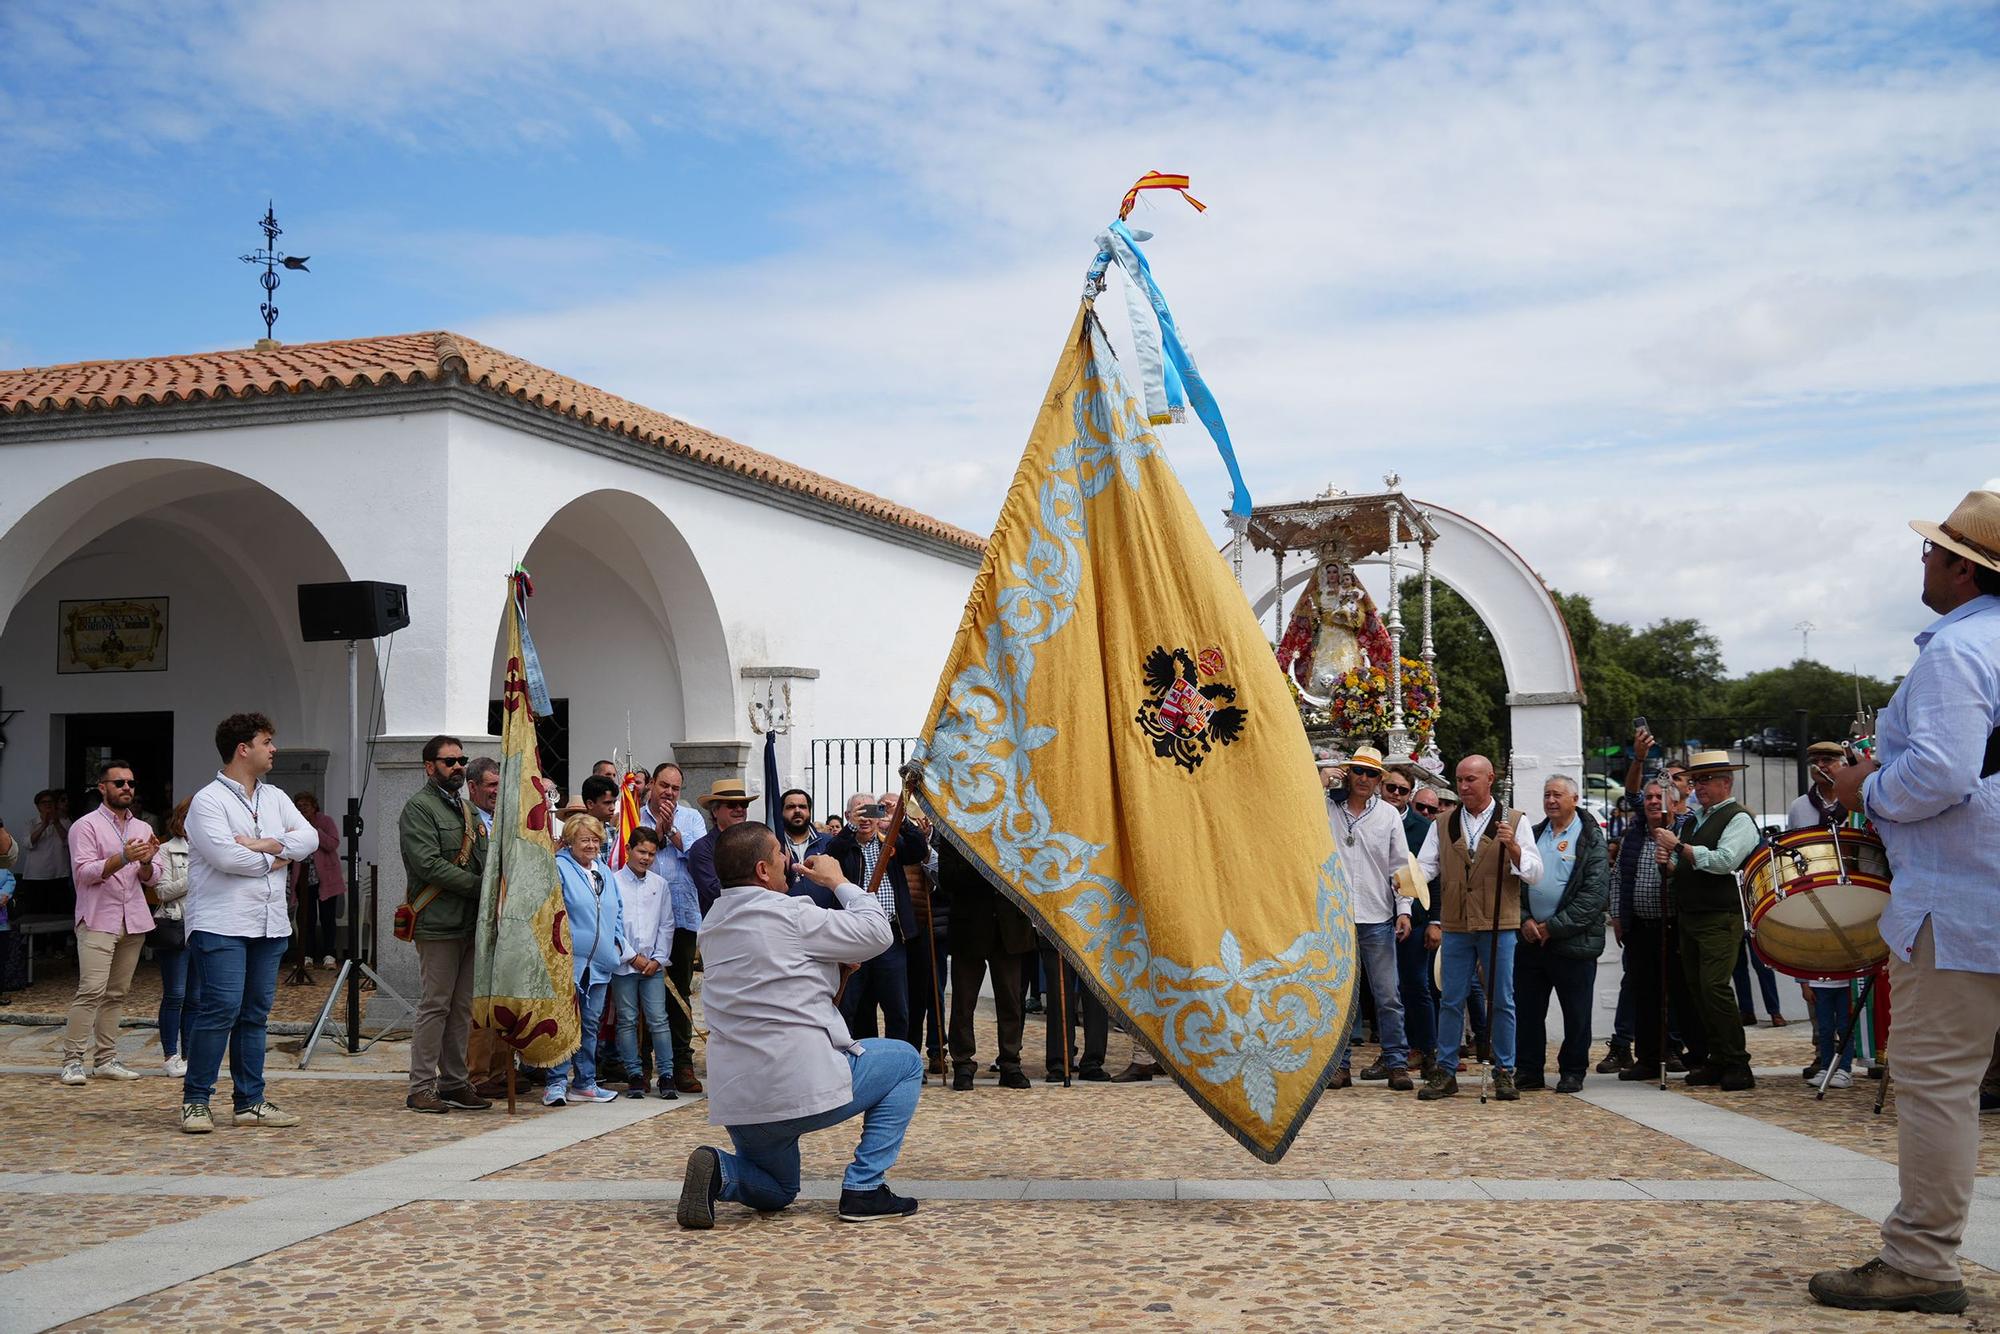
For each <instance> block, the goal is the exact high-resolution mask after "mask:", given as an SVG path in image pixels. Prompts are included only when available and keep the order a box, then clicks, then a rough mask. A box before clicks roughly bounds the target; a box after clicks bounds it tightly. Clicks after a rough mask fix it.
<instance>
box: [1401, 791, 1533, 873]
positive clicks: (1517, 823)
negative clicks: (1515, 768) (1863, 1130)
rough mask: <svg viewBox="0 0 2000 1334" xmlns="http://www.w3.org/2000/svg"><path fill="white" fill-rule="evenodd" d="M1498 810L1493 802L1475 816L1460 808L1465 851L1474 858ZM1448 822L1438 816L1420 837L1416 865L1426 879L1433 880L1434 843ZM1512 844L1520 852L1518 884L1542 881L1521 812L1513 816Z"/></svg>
mask: <svg viewBox="0 0 2000 1334" xmlns="http://www.w3.org/2000/svg"><path fill="white" fill-rule="evenodd" d="M1499 809H1500V803H1499V802H1497V801H1490V802H1488V803H1486V809H1485V810H1483V811H1481V812H1480V813H1479V814H1477V815H1474V814H1473V813H1472V812H1471V811H1468V810H1464V809H1463V808H1461V810H1460V815H1459V819H1460V821H1461V824H1460V826H1459V827H1460V831H1461V832H1462V833H1463V834H1464V836H1465V850H1466V852H1468V853H1470V854H1471V855H1472V856H1474V857H1477V856H1478V855H1479V843H1480V840H1481V839H1482V838H1483V837H1484V836H1485V833H1486V827H1487V826H1488V825H1490V824H1492V823H1493V813H1494V812H1495V811H1497V810H1499ZM1449 819H1451V817H1450V816H1448V815H1440V816H1439V817H1438V818H1437V819H1435V820H1433V821H1431V828H1430V832H1429V833H1427V834H1425V835H1424V848H1423V851H1422V852H1419V853H1418V854H1417V865H1418V866H1420V867H1421V868H1423V872H1424V878H1425V879H1426V880H1435V879H1437V873H1438V844H1439V840H1440V839H1442V838H1443V837H1444V835H1443V833H1442V832H1441V831H1442V830H1443V829H1444V826H1445V822H1446V821H1447V820H1449ZM1514 843H1515V846H1517V847H1519V848H1520V849H1521V860H1520V862H1519V864H1518V865H1516V866H1515V868H1514V870H1515V873H1516V874H1517V875H1518V876H1519V877H1520V881H1521V883H1522V884H1524V885H1532V884H1534V883H1535V882H1536V881H1537V880H1540V879H1541V878H1542V854H1541V851H1540V849H1538V848H1536V847H1535V835H1534V829H1533V826H1531V825H1530V824H1529V823H1528V817H1527V815H1526V814H1525V813H1523V814H1520V815H1516V816H1515V817H1514Z"/></svg>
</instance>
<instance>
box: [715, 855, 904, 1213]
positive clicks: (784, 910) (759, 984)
mask: <svg viewBox="0 0 2000 1334" xmlns="http://www.w3.org/2000/svg"><path fill="white" fill-rule="evenodd" d="M788 864H789V859H788V858H787V857H786V856H785V851H784V847H783V845H782V844H781V843H780V842H779V839H778V836H777V835H776V834H775V833H773V832H772V831H771V829H770V828H769V827H768V826H766V825H762V824H754V823H749V822H746V823H743V824H739V825H736V826H734V827H733V828H730V829H725V830H724V831H722V833H721V834H720V835H718V836H717V838H716V840H715V870H716V875H717V878H718V879H720V880H721V882H722V885H723V889H722V894H721V897H719V898H718V899H717V900H716V901H715V906H714V907H713V908H711V909H710V910H709V913H708V915H707V916H706V917H704V918H703V919H702V922H701V935H700V940H701V957H702V967H703V969H704V970H705V971H704V974H703V976H704V982H703V986H702V997H703V1001H704V1005H705V1008H706V1010H707V1014H708V1027H709V1035H708V1119H709V1121H710V1122H711V1123H713V1124H715V1125H719V1126H722V1127H724V1128H725V1129H727V1130H728V1131H729V1138H730V1140H731V1141H732V1142H733V1143H734V1145H735V1149H736V1152H734V1153H724V1152H722V1151H721V1150H719V1149H713V1148H709V1147H708V1146H706V1145H704V1146H703V1147H701V1148H699V1149H696V1150H695V1151H694V1152H693V1153H691V1154H689V1155H688V1163H687V1176H686V1179H685V1180H684V1181H683V1183H682V1186H681V1203H680V1212H679V1215H678V1216H679V1219H680V1225H681V1226H682V1227H691V1228H707V1227H714V1226H715V1204H716V1201H717V1200H734V1201H736V1202H737V1203H738V1204H747V1205H749V1206H750V1207H751V1208H752V1209H756V1210H758V1211H760V1212H766V1213H768V1212H772V1211H775V1210H778V1209H783V1208H784V1207H785V1206H787V1205H789V1204H790V1203H791V1202H792V1201H793V1200H795V1199H797V1198H798V1194H799V1137H800V1136H801V1135H805V1134H809V1133H811V1132H812V1131H815V1130H824V1129H826V1128H827V1127H828V1126H831V1125H837V1124H838V1123H840V1122H842V1121H845V1120H847V1119H849V1118H850V1117H854V1116H859V1117H860V1118H861V1143H860V1145H859V1146H858V1147H856V1149H855V1150H854V1161H853V1162H852V1163H850V1164H848V1168H847V1174H846V1177H845V1178H844V1179H843V1181H842V1182H841V1191H840V1217H841V1221H842V1222H847V1223H869V1222H876V1221H878V1220H881V1219H889V1218H902V1217H905V1216H907V1215H909V1214H913V1213H915V1212H916V1211H917V1202H916V1201H915V1200H911V1199H905V1198H904V1197H902V1196H900V1195H897V1194H895V1193H894V1192H892V1191H891V1190H890V1189H889V1187H888V1185H887V1184H886V1180H885V1179H886V1178H887V1176H888V1174H889V1168H890V1167H891V1166H892V1165H894V1163H895V1161H896V1157H897V1155H898V1154H900V1153H901V1152H902V1148H903V1133H904V1131H906V1130H908V1129H909V1125H910V1118H911V1117H912V1116H914V1115H915V1114H916V1110H917V1098H918V1095H919V1094H920V1093H921V1092H922V1089H923V1078H924V1066H923V1059H922V1058H921V1057H919V1056H918V1055H917V1049H916V1048H915V1047H912V1046H911V1045H910V1044H909V1043H907V1042H901V1041H897V1040H896V1039H894V1038H866V1039H864V1040H862V1041H860V1042H856V1041H855V1040H854V1038H853V1036H852V1035H851V1034H850V1033H849V1032H848V1029H847V1024H846V1022H845V1021H843V1020H842V1019H841V1017H840V1011H839V1009H838V1008H836V1007H835V1005H834V995H835V993H836V992H837V991H838V989H839V986H840V980H841V973H842V967H843V965H850V966H851V965H856V964H860V963H863V962H865V961H867V960H869V959H872V958H874V957H875V956H876V955H877V954H880V953H881V952H882V951H883V950H885V949H887V948H888V947H889V945H890V944H891V943H892V942H893V941H894V939H895V934H894V932H893V931H892V930H891V929H890V926H889V917H888V914H887V913H885V912H884V911H883V910H882V905H881V903H880V901H879V900H877V899H876V898H875V896H874V895H872V894H869V893H866V892H865V891H863V890H862V889H860V888H859V887H857V886H855V885H851V884H848V883H847V882H846V877H845V876H844V875H843V874H842V872H841V869H840V863H839V862H838V861H836V860H834V859H833V858H832V857H825V856H820V857H809V858H807V859H806V862H805V865H804V871H805V874H806V875H807V876H808V877H809V878H811V880H812V881H813V882H814V883H815V884H818V885H821V886H823V887H824V888H827V889H830V890H832V891H833V892H834V895H835V897H837V898H838V899H839V901H840V907H839V908H838V909H830V908H822V907H820V906H818V905H817V904H815V903H814V902H813V901H812V900H811V899H808V898H803V897H793V896H792V895H791V894H789V893H788V892H787V890H788V889H789V888H790V886H789V885H788V884H787V883H786V867H787V866H788Z"/></svg>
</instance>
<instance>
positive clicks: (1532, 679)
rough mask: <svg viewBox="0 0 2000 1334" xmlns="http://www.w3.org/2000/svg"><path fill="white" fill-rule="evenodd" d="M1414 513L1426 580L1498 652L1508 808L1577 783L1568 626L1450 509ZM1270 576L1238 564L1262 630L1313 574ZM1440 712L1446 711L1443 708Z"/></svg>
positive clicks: (1409, 623)
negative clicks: (1567, 780) (1426, 557)
mask: <svg viewBox="0 0 2000 1334" xmlns="http://www.w3.org/2000/svg"><path fill="white" fill-rule="evenodd" d="M1415 504H1416V505H1417V506H1418V507H1419V508H1420V509H1422V510H1423V511H1424V513H1425V515H1426V516H1427V517H1428V519H1429V520H1430V523H1431V526H1432V527H1433V528H1434V529H1435V530H1436V532H1437V534H1438V536H1437V540H1436V541H1435V542H1434V543H1432V545H1431V549H1430V572H1431V575H1432V577H1433V578H1435V579H1437V580H1438V581H1440V582H1442V583H1444V584H1446V585H1448V586H1450V587H1451V588H1452V589H1453V590H1455V591H1456V592H1457V593H1458V594H1459V595H1460V596H1461V597H1463V598H1464V599H1465V600H1466V601H1467V602H1468V603H1470V604H1471V606H1472V609H1473V610H1474V611H1475V612H1477V613H1478V614H1479V619H1480V620H1481V621H1483V622H1484V623H1485V625H1486V628H1487V630H1488V631H1490V632H1491V634H1492V636H1493V641H1494V644H1495V646H1496V647H1497V648H1498V650H1499V653H1500V662H1501V666H1502V668H1503V669H1504V671H1505V672H1506V676H1507V708H1508V713H1509V716H1510V721H1511V727H1512V733H1513V749H1512V752H1511V754H1510V756H1509V763H1508V768H1509V772H1510V774H1511V775H1512V777H1513V781H1514V793H1515V800H1516V802H1517V803H1518V802H1519V801H1522V800H1526V801H1530V802H1533V801H1536V800H1538V799H1539V797H1540V794H1541V787H1542V782H1543V780H1544V779H1546V778H1547V777H1548V776H1549V775H1550V774H1553V773H1566V774H1569V775H1570V776H1571V777H1573V778H1581V776H1582V773H1583V704H1584V694H1583V679H1582V676H1581V674H1580V673H1579V672H1578V670H1577V665H1576V653H1575V650H1574V649H1573V648H1572V647H1571V645H1570V639H1569V627H1568V626H1567V625H1566V624H1565V623H1564V621H1563V617H1562V612H1561V610H1560V609H1559V608H1558V607H1557V606H1556V603H1555V598H1554V597H1553V596H1551V595H1550V593H1549V589H1548V585H1546V584H1544V583H1543V582H1542V579H1541V576H1539V575H1537V574H1536V573H1535V571H1534V570H1533V568H1532V567H1530V566H1529V565H1528V563H1527V562H1526V561H1525V560H1523V559H1522V558H1521V556H1520V553H1518V552H1516V551H1515V550H1514V549H1513V548H1512V547H1511V546H1509V545H1508V544H1507V543H1506V542H1505V541H1503V540H1502V539H1501V538H1500V537H1499V536H1498V535H1497V534H1495V533H1494V532H1492V531H1491V530H1490V529H1488V528H1486V527H1484V526H1483V525H1481V524H1479V523H1477V522H1476V521H1474V520H1472V519H1470V518H1468V517H1467V516H1465V515H1463V514H1460V513H1459V512H1457V511H1456V510H1451V509H1446V508H1445V507H1444V506H1442V505H1436V504H1431V503H1429V502H1427V501H1416V502H1415ZM1420 561H1421V556H1420V555H1417V554H1415V553H1412V554H1410V555H1405V556H1404V557H1403V558H1402V563H1401V568H1402V569H1403V570H1404V571H1405V572H1409V573H1414V572H1415V571H1416V570H1417V569H1418V568H1419V567H1420ZM1279 568H1280V567H1279V565H1278V564H1277V563H1276V562H1275V561H1271V560H1266V559H1262V558H1258V557H1251V558H1249V559H1246V560H1245V561H1244V564H1243V581H1244V593H1245V595H1246V596H1248V597H1249V599H1250V605H1251V608H1252V610H1254V611H1255V612H1256V613H1257V616H1258V618H1259V620H1260V622H1262V623H1264V624H1267V625H1268V624H1269V623H1270V622H1271V617H1272V611H1273V607H1274V605H1275V604H1276V603H1277V602H1278V600H1279V599H1280V598H1281V597H1282V598H1283V599H1284V603H1285V605H1286V606H1289V605H1290V604H1291V600H1292V598H1293V597H1295V596H1296V594H1297V590H1298V589H1299V588H1300V586H1301V585H1303V584H1304V583H1305V581H1306V580H1307V579H1309V578H1310V577H1312V573H1313V566H1312V565H1311V563H1309V562H1307V561H1303V560H1294V561H1292V562H1290V563H1289V567H1288V568H1285V570H1284V586H1283V588H1282V589H1281V588H1279V587H1278V585H1277V578H1278V571H1279ZM1421 614H1422V613H1421V610H1420V609H1416V608H1411V607H1408V606H1406V607H1405V608H1404V609H1403V617H1404V623H1405V629H1404V632H1403V645H1404V652H1405V653H1406V654H1411V655H1413V656H1414V650H1415V646H1416V645H1417V644H1418V643H1420V642H1421V641H1420V636H1421V633H1422V626H1421ZM1444 707H1445V708H1446V709H1449V708H1450V707H1451V701H1450V700H1449V699H1447V700H1445V701H1444ZM1451 758H1453V757H1450V756H1447V757H1446V760H1447V762H1449V761H1450V759H1451Z"/></svg>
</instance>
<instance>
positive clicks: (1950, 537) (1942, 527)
mask: <svg viewBox="0 0 2000 1334" xmlns="http://www.w3.org/2000/svg"><path fill="white" fill-rule="evenodd" d="M1910 527H1911V528H1912V529H1914V530H1915V531H1916V532H1917V533H1918V534H1920V535H1921V536H1924V537H1927V538H1929V539H1930V540H1931V541H1933V542H1935V543H1937V544H1938V545H1939V546H1941V547H1943V548H1944V549H1945V550H1947V551H1949V552H1951V553H1952V554H1953V555H1957V556H1963V557H1965V558H1966V559H1967V560H1969V561H1971V562H1973V563H1974V564H1975V565H1984V566H1985V567H1986V568H1987V569H1989V570H1995V571H2000V491H1969V492H1967V493H1966V496H1965V499H1964V500H1961V501H1959V502H1958V508H1957V509H1955V510H1953V511H1952V512H1951V516H1950V517H1949V518H1947V519H1946V520H1945V521H1944V522H1943V523H1929V522H1927V521H1925V520H1923V519H1912V520H1910Z"/></svg>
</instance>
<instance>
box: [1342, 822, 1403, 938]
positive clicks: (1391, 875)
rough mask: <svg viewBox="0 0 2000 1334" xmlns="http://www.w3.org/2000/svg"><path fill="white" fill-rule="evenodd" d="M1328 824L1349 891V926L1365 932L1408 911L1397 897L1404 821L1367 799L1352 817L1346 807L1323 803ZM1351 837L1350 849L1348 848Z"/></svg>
mask: <svg viewBox="0 0 2000 1334" xmlns="http://www.w3.org/2000/svg"><path fill="white" fill-rule="evenodd" d="M1326 818H1327V823H1328V824H1329V825H1331V826H1332V828H1333V841H1334V842H1335V843H1336V844H1338V845H1339V847H1340V858H1341V864H1342V865H1343V866H1344V867H1346V868H1347V883H1348V884H1349V885H1350V886H1351V887H1352V888H1353V890H1354V922H1355V925H1357V926H1368V925H1372V924H1374V923H1378V922H1387V921H1391V920H1393V919H1395V918H1397V917H1401V916H1402V915H1403V914H1405V913H1407V912H1409V911H1410V900H1409V899H1408V898H1407V897H1406V896H1402V895H1398V894H1397V893H1396V889H1395V886H1396V879H1395V877H1396V872H1397V871H1399V870H1401V869H1402V866H1403V856H1404V849H1405V848H1407V847H1408V846H1409V845H1408V844H1407V843H1405V842H1404V841H1403V816H1402V812H1400V811H1398V810H1397V809H1396V808H1395V807H1394V806H1391V805H1390V804H1389V803H1388V802H1386V801H1383V800H1382V799H1381V798H1380V797H1371V798H1370V799H1369V802H1368V806H1367V808H1366V809H1365V810H1364V811H1363V812H1362V813H1361V814H1360V815H1356V814H1355V813H1354V812H1353V810H1352V809H1350V808H1349V807H1348V805H1347V803H1346V802H1345V801H1330V802H1328V803H1327V812H1326ZM1349 834H1352V835H1353V836H1354V843H1353V846H1351V847H1350V846H1349V845H1348V842H1347V838H1348V835H1349Z"/></svg>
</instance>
